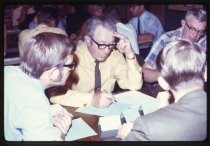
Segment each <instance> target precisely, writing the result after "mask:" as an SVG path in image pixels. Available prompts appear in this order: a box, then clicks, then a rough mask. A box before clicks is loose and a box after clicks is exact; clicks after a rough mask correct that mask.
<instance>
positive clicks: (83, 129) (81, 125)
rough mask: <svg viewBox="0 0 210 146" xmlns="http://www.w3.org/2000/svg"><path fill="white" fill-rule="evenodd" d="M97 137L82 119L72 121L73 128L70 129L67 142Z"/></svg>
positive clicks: (66, 138)
mask: <svg viewBox="0 0 210 146" xmlns="http://www.w3.org/2000/svg"><path fill="white" fill-rule="evenodd" d="M93 135H97V133H96V132H95V131H94V130H93V129H92V128H91V127H90V126H89V125H88V124H87V123H86V122H85V121H84V120H83V119H81V118H78V119H74V120H72V127H71V128H70V129H69V132H68V133H67V136H66V137H65V141H73V140H77V139H81V138H84V137H89V136H93Z"/></svg>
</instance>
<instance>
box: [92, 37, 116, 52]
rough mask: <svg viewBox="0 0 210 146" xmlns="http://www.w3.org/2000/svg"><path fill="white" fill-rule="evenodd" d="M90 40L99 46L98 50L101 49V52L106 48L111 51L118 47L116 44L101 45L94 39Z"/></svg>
mask: <svg viewBox="0 0 210 146" xmlns="http://www.w3.org/2000/svg"><path fill="white" fill-rule="evenodd" d="M90 38H91V40H92V41H93V42H94V43H95V44H96V45H97V46H98V49H100V50H103V49H105V48H106V47H108V48H109V49H113V48H114V47H116V45H117V44H116V43H114V44H99V43H97V42H96V41H95V40H94V39H93V38H92V37H90Z"/></svg>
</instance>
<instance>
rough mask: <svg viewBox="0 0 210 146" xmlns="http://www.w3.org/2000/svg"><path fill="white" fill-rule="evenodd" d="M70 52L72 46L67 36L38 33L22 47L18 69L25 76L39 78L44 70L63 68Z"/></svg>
mask: <svg viewBox="0 0 210 146" xmlns="http://www.w3.org/2000/svg"><path fill="white" fill-rule="evenodd" d="M72 50H73V46H72V44H71V42H70V40H69V38H68V37H67V36H64V35H62V34H56V33H51V32H44V33H40V34H38V35H36V36H34V37H32V38H31V39H30V40H29V41H28V42H26V43H25V45H24V46H23V55H22V56H20V59H21V63H20V68H21V69H22V70H23V72H25V73H26V74H28V75H30V76H33V77H35V78H39V77H40V76H41V75H42V73H43V72H44V71H46V70H49V69H51V68H53V67H58V68H61V67H63V65H64V63H65V61H66V60H65V59H66V57H67V56H68V55H69V54H71V53H72Z"/></svg>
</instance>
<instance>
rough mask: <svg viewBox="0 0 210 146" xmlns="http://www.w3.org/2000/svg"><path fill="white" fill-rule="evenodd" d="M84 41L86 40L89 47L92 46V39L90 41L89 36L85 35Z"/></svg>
mask: <svg viewBox="0 0 210 146" xmlns="http://www.w3.org/2000/svg"><path fill="white" fill-rule="evenodd" d="M84 40H85V42H86V44H88V45H89V44H90V40H91V39H90V37H89V36H87V35H85V36H84Z"/></svg>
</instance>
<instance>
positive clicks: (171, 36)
mask: <svg viewBox="0 0 210 146" xmlns="http://www.w3.org/2000/svg"><path fill="white" fill-rule="evenodd" d="M181 38H182V27H181V28H178V29H177V30H173V31H169V32H166V33H165V34H163V35H162V36H160V38H159V39H158V40H157V41H156V42H155V43H154V45H153V46H152V48H151V50H150V52H149V54H148V56H147V57H146V59H145V62H146V63H148V64H149V65H153V64H154V63H155V61H156V58H157V56H158V54H159V53H160V51H161V50H162V48H164V47H165V45H166V44H168V43H169V42H171V41H175V40H178V39H181ZM196 43H197V44H198V45H199V46H201V48H203V49H204V51H205V52H206V35H205V36H203V37H201V38H200V39H199V40H198V41H197V42H196ZM154 65H155V64H154Z"/></svg>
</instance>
